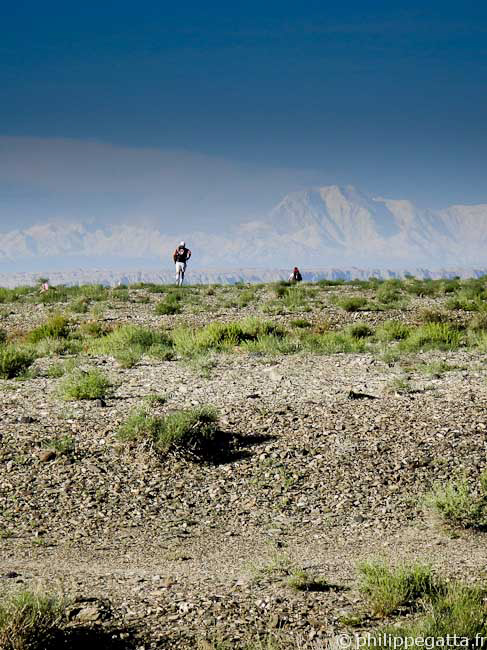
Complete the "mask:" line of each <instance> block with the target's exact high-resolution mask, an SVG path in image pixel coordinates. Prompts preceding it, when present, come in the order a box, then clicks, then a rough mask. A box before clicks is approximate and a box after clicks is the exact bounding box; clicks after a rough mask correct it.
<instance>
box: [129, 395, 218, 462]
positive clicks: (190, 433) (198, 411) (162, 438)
mask: <svg viewBox="0 0 487 650" xmlns="http://www.w3.org/2000/svg"><path fill="white" fill-rule="evenodd" d="M217 424H218V412H217V410H216V409H215V408H213V407H212V406H202V407H199V408H194V409H189V410H184V411H176V412H174V413H170V414H168V415H166V416H164V417H159V416H155V415H151V414H149V413H148V412H147V411H146V410H144V409H142V410H137V411H135V412H134V413H132V414H131V415H130V416H129V417H128V419H127V420H126V421H125V422H124V424H123V425H122V426H121V428H120V429H119V432H118V435H119V438H120V439H121V440H123V441H142V440H149V441H151V442H152V443H153V444H154V446H155V448H156V449H157V450H158V451H160V452H163V453H167V452H170V451H175V450H181V451H186V452H191V453H192V454H195V455H196V456H203V457H209V456H211V455H213V454H214V453H216V452H218V437H219V429H218V426H217Z"/></svg>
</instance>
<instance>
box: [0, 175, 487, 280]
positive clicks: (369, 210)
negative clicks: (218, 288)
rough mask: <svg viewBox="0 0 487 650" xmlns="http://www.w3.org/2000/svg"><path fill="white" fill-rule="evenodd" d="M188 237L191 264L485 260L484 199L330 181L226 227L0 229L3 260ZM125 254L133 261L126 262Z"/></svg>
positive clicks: (123, 250) (164, 256)
mask: <svg viewBox="0 0 487 650" xmlns="http://www.w3.org/2000/svg"><path fill="white" fill-rule="evenodd" d="M182 237H184V239H185V240H186V241H187V242H188V244H189V246H190V247H191V248H192V250H193V261H192V264H193V267H194V268H196V267H199V268H203V267H215V266H218V267H220V268H225V267H233V268H235V267H239V266H240V267H242V266H253V267H268V268H269V267H276V266H281V267H282V266H284V267H287V266H290V265H294V264H298V265H300V266H304V267H306V266H308V267H311V266H327V265H341V266H344V265H345V266H347V265H357V264H358V265H369V266H370V265H373V266H375V267H379V266H382V267H384V266H391V267H396V268H397V267H401V266H402V267H404V265H409V266H411V265H427V266H428V267H429V268H431V267H433V266H439V265H440V266H444V265H446V264H449V265H454V266H456V267H460V266H472V265H476V264H485V263H486V262H487V252H486V251H487V246H486V245H487V205H472V206H468V205H456V206H451V207H449V208H446V209H444V210H437V211H433V210H427V209H421V208H419V207H417V206H415V205H414V204H413V203H412V202H411V201H407V200H394V199H386V198H382V197H374V196H369V195H367V194H364V193H362V192H359V191H358V190H356V189H355V188H354V187H351V186H347V187H340V186H335V185H334V186H328V187H320V188H314V189H310V190H306V191H302V192H296V193H292V194H288V195H287V196H285V197H284V198H283V199H282V201H281V202H280V203H279V204H278V205H276V206H275V207H274V209H273V210H272V211H271V212H270V214H268V215H267V216H265V217H264V218H262V219H260V220H254V221H249V222H246V223H242V224H240V225H239V226H238V227H234V228H229V229H226V230H225V229H222V231H221V232H220V233H219V234H215V233H209V232H203V231H200V232H185V231H184V219H183V218H182V219H181V223H179V224H174V225H172V226H170V227H165V228H155V227H147V226H143V225H135V224H134V225H126V224H125V225H124V224H118V225H112V226H103V227H102V226H100V227H99V226H97V225H96V224H83V223H78V224H73V223H62V222H60V221H57V222H50V223H45V224H39V225H36V226H32V227H30V228H27V229H25V230H14V231H10V232H4V233H1V234H0V262H3V265H2V266H3V267H4V268H5V267H6V264H8V262H9V260H12V261H13V260H16V261H17V266H18V261H19V260H20V261H21V260H23V259H25V260H26V261H27V260H29V259H30V260H32V259H39V260H45V262H48V260H49V258H53V257H56V258H66V259H67V260H69V258H71V257H76V258H77V259H79V257H80V256H81V257H83V258H86V263H87V265H89V264H90V259H91V258H94V257H96V258H97V259H98V260H102V259H103V258H109V259H110V260H111V264H113V260H116V259H117V258H120V259H121V258H123V259H124V260H125V261H126V260H128V259H139V260H140V259H146V260H148V261H153V262H154V263H158V264H161V262H162V263H163V264H164V265H166V264H167V265H169V263H170V255H171V252H172V250H173V249H174V247H175V245H176V244H177V243H178V242H179V241H180V239H181V238H182ZM125 263H126V262H125Z"/></svg>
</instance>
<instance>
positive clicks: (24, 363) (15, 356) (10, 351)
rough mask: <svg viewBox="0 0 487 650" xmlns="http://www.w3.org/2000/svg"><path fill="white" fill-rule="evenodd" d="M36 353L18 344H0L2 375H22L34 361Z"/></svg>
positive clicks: (4, 377) (10, 377)
mask: <svg viewBox="0 0 487 650" xmlns="http://www.w3.org/2000/svg"><path fill="white" fill-rule="evenodd" d="M34 359H35V357H34V354H33V352H32V351H30V350H28V349H24V348H21V347H18V346H16V345H2V346H0V377H1V378H2V379H13V377H17V376H18V375H21V374H22V373H23V372H25V371H26V370H27V368H29V366H31V365H32V364H33V363H34Z"/></svg>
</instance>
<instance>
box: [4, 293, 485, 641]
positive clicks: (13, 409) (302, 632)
mask: <svg viewBox="0 0 487 650" xmlns="http://www.w3.org/2000/svg"><path fill="white" fill-rule="evenodd" d="M291 290H292V288H291ZM299 290H303V291H304V292H308V294H305V295H306V300H304V301H302V302H301V304H298V305H297V306H296V305H294V306H293V305H292V304H291V303H288V304H287V305H286V304H282V305H280V304H279V298H278V297H277V298H276V295H277V296H278V295H279V294H278V292H277V294H275V288H274V287H273V286H271V285H267V286H262V287H259V288H256V289H254V290H253V294H252V296H251V297H250V296H247V297H246V299H245V300H242V299H241V297H242V292H244V291H248V288H246V287H243V288H238V287H234V288H229V287H215V288H214V289H212V290H211V291H208V290H207V289H204V288H200V289H197V290H196V289H195V290H194V291H193V292H191V291H190V290H189V289H187V290H186V291H187V292H188V293H187V296H186V297H185V298H184V300H183V301H182V303H181V310H182V311H181V312H180V313H175V314H172V315H170V314H169V315H158V314H157V313H156V311H155V306H156V305H157V303H159V302H160V301H161V295H160V294H158V293H155V292H151V291H150V290H148V288H147V287H146V288H144V287H141V288H137V289H130V288H129V289H128V290H127V292H126V295H124V297H123V300H121V299H120V300H119V299H117V293H116V291H113V292H112V293H111V294H110V295H109V296H108V297H107V299H106V300H104V301H103V300H102V301H98V302H89V301H88V305H87V311H86V312H85V313H83V312H82V310H78V311H79V312H81V313H76V312H73V311H72V310H71V305H70V303H69V302H61V303H56V304H42V303H40V304H35V301H34V302H28V301H26V300H25V301H24V300H17V301H15V302H10V303H9V302H4V304H2V305H1V321H0V328H1V329H2V330H3V331H5V332H6V336H7V340H8V341H22V340H23V338H25V337H26V336H27V335H28V332H30V331H31V330H32V329H33V328H34V327H37V326H39V325H40V324H41V323H43V322H44V321H46V319H47V318H48V317H49V314H50V313H51V312H52V310H53V309H56V310H61V311H63V312H64V313H65V314H67V315H68V316H69V318H70V320H71V323H72V327H77V326H78V325H80V324H82V323H84V322H90V323H92V322H97V323H98V324H99V325H100V326H106V327H107V328H114V327H116V326H119V325H123V324H134V325H140V326H144V327H148V328H153V329H157V330H161V328H162V329H163V330H164V331H168V332H171V331H172V330H174V328H176V327H178V326H180V325H181V324H185V325H189V326H194V327H203V326H204V325H206V324H208V323H209V322H233V321H237V320H241V319H243V318H245V317H247V316H253V317H258V318H260V319H268V320H269V319H270V320H272V321H274V322H275V323H277V324H279V325H280V326H282V327H284V328H288V329H292V328H299V327H305V326H304V324H303V322H302V321H306V322H307V323H308V325H309V326H310V327H311V328H314V330H316V331H321V330H331V331H341V330H344V329H346V328H348V327H349V326H350V325H352V324H355V325H357V324H367V325H368V326H369V327H370V328H371V330H372V331H373V330H375V329H376V328H377V327H380V326H381V324H383V323H384V322H385V321H389V320H395V321H397V322H400V323H403V324H406V325H408V324H409V325H411V326H412V327H415V326H418V325H419V324H420V323H421V322H424V320H425V318H426V316H425V313H426V314H427V313H428V312H425V310H429V313H440V314H445V313H446V314H448V318H450V319H451V320H452V322H455V323H456V324H457V325H458V326H459V327H460V328H462V327H465V326H467V325H468V323H469V321H470V319H471V318H472V313H471V312H466V311H464V310H456V311H451V310H450V309H449V307H448V305H447V298H448V297H447V296H446V295H444V294H438V295H435V296H430V297H425V296H421V295H420V296H416V295H404V300H403V301H402V302H401V303H398V304H397V305H393V306H392V308H389V309H385V308H384V309H383V310H375V311H372V310H370V309H369V310H367V309H362V310H361V311H346V309H345V308H344V307H340V306H339V304H338V303H337V301H340V300H344V299H347V298H350V297H357V296H365V297H366V298H367V299H373V298H374V296H375V292H376V289H374V288H370V287H366V288H362V287H357V286H321V287H320V286H315V287H313V286H311V285H308V286H307V287H303V288H302V289H301V288H299ZM120 296H121V294H120ZM276 303H278V304H277V305H276ZM343 304H345V303H343ZM433 320H434V318H433ZM300 323H301V324H300ZM392 347H393V344H392V343H390V344H385V345H381V346H379V345H378V346H377V347H376V348H372V347H371V348H370V349H365V350H364V351H361V352H352V353H344V352H339V353H336V354H331V353H330V354H323V353H318V352H316V353H313V352H312V351H310V350H303V351H300V352H297V353H295V354H275V353H269V354H266V353H262V352H259V353H253V352H252V351H251V350H246V349H245V348H243V347H236V348H235V349H234V350H232V351H227V352H226V353H218V352H215V353H210V354H208V355H205V356H203V357H201V358H200V357H193V358H185V357H184V356H182V355H180V354H176V355H175V356H174V357H173V358H171V359H169V360H157V359H155V358H153V357H151V356H149V355H144V356H143V357H142V358H141V359H140V360H139V361H137V362H136V363H135V364H134V365H132V367H123V364H121V363H120V362H118V361H117V360H116V359H115V358H114V357H113V356H111V355H104V354H96V355H93V354H88V353H86V352H85V351H82V352H81V353H77V354H74V353H72V352H71V353H70V352H69V351H66V350H65V351H64V352H62V353H61V354H58V353H56V352H52V351H51V353H50V354H44V355H43V356H39V357H38V358H37V359H36V361H35V362H34V364H33V365H32V366H31V367H30V368H29V370H28V372H27V373H26V374H25V375H24V376H20V377H17V378H12V379H3V380H0V392H1V404H2V407H1V414H0V417H1V420H0V539H1V553H0V589H1V590H2V591H4V592H5V591H6V592H12V591H15V590H17V589H23V588H40V589H42V590H45V591H47V592H50V593H57V594H65V595H66V597H67V598H69V600H70V602H73V601H75V602H78V608H77V609H76V610H75V611H74V614H73V618H74V620H77V621H82V622H83V621H84V622H88V623H89V624H93V625H94V626H95V627H96V626H99V627H104V626H105V627H107V629H109V630H110V634H111V635H112V641H111V642H113V643H115V639H117V643H118V644H119V645H117V646H116V647H120V648H122V647H126V648H128V647H138V648H140V649H142V648H145V649H147V650H148V649H149V648H194V647H197V644H200V647H202V648H206V649H207V650H210V649H211V648H216V647H217V645H216V644H217V640H218V639H221V640H222V642H223V641H225V642H227V643H228V644H229V645H228V646H226V647H240V644H242V643H243V642H244V641H245V640H248V639H255V638H256V637H257V636H258V635H261V636H262V635H264V636H265V635H266V634H271V635H274V636H275V637H276V638H280V639H281V640H283V642H284V643H285V646H283V647H289V648H294V647H296V648H298V647H316V648H318V647H320V646H319V643H321V642H323V643H324V642H325V641H326V640H327V639H330V638H332V637H334V636H335V635H337V634H338V633H340V632H343V631H346V630H349V629H350V625H351V621H352V620H355V619H357V617H358V620H359V623H358V628H357V629H374V627H376V626H377V625H378V624H379V621H378V620H376V619H375V618H374V617H373V616H372V615H371V614H370V612H369V611H368V610H367V605H366V603H365V602H364V599H363V596H362V594H361V593H360V591H359V590H358V585H357V564H358V563H359V562H360V561H362V560H371V559H377V558H381V559H384V560H385V561H388V562H391V563H392V564H398V563H400V562H401V561H409V562H412V561H421V562H426V563H430V564H432V565H433V567H434V568H435V569H436V570H437V571H438V572H439V573H441V575H443V576H445V577H447V578H461V579H462V580H466V581H468V582H472V581H473V582H476V581H479V580H481V579H482V578H484V577H485V567H486V561H487V547H486V545H485V534H484V533H482V532H475V531H471V530H467V529H466V530H457V529H451V528H449V527H447V526H445V525H443V524H441V523H440V521H439V520H438V519H437V517H436V516H434V515H433V513H432V511H431V510H430V509H428V508H427V507H426V506H425V501H424V497H425V495H426V494H427V493H428V492H429V491H430V490H431V489H432V487H433V486H434V485H435V483H437V482H439V483H441V484H446V483H447V482H448V481H449V480H451V479H457V478H461V477H466V479H467V480H468V481H469V482H470V483H471V484H475V482H476V481H477V479H478V477H479V475H480V473H481V472H482V471H483V470H484V469H486V467H487V463H486V456H485V452H486V444H487V408H486V404H487V382H486V378H487V369H486V365H485V360H486V350H487V347H485V346H484V347H481V346H479V345H459V346H457V347H455V348H451V349H427V346H425V348H424V349H421V348H419V349H417V350H416V351H414V352H411V351H410V352H407V353H402V354H400V355H397V356H391V355H390V354H389V355H388V352H390V349H389V348H391V349H392ZM69 363H72V364H77V365H78V366H79V367H80V368H81V369H84V370H87V369H89V368H93V367H96V368H98V369H100V370H101V371H103V373H105V374H106V375H107V376H108V377H109V378H110V380H111V381H112V383H113V385H114V391H113V393H112V394H109V395H108V396H107V397H106V398H104V399H93V400H79V401H64V400H63V399H62V396H61V393H60V386H61V384H62V382H63V381H64V377H63V376H60V375H61V374H62V372H63V370H61V371H59V372H55V371H54V370H53V368H59V366H61V368H64V367H66V364H67V365H69ZM150 395H158V396H160V397H161V399H160V400H159V401H157V400H155V399H154V400H153V404H152V406H151V409H153V412H154V413H156V414H158V415H161V416H162V415H165V414H167V413H171V412H174V411H177V410H180V409H187V408H194V407H197V406H201V405H207V404H211V405H214V406H215V407H216V408H217V409H218V411H219V418H220V419H219V426H220V428H221V431H222V432H223V434H222V435H224V436H226V438H228V439H230V440H231V446H230V447H229V449H228V453H227V454H226V455H225V457H222V458H220V459H219V460H217V461H215V462H197V461H196V460H195V459H194V458H191V457H188V456H187V455H185V454H179V453H174V454H169V455H164V456H161V454H160V453H158V452H157V450H156V449H155V448H154V446H153V445H152V444H151V443H150V442H149V441H147V440H146V441H135V442H132V443H124V442H122V441H121V440H120V437H119V436H118V431H119V429H120V426H121V425H122V424H123V422H124V421H125V420H126V419H127V416H128V414H129V413H130V412H131V411H132V410H133V409H135V408H138V407H140V406H141V405H142V404H144V403H146V400H147V398H148V396H150ZM63 441H64V443H63ZM299 571H305V572H306V573H307V575H308V574H309V575H312V576H315V577H316V578H319V579H320V580H322V581H323V583H324V584H326V587H323V588H320V589H316V590H314V589H310V590H304V591H299V590H296V589H292V588H291V586H290V585H289V584H288V582H289V578H290V577H292V576H293V575H295V574H296V573H299ZM320 584H321V583H320ZM76 599H78V600H77V601H76ZM320 640H321V641H320ZM313 644H314V645H313ZM100 647H108V645H106V646H103V645H101V646H100ZM114 647H115V646H114ZM252 647H258V646H257V645H254V646H252ZM259 647H260V646H259ZM262 647H263V646H262ZM266 647H267V646H266ZM321 647H324V646H321Z"/></svg>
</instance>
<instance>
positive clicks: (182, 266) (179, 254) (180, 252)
mask: <svg viewBox="0 0 487 650" xmlns="http://www.w3.org/2000/svg"><path fill="white" fill-rule="evenodd" d="M190 257H191V251H190V250H189V248H186V244H185V242H183V241H182V242H181V243H180V244H179V246H178V247H177V248H176V250H175V251H174V253H173V255H172V258H173V260H174V263H175V264H176V283H177V285H178V287H180V286H181V285H182V284H183V280H184V272H185V271H186V263H187V261H188V260H189V258H190Z"/></svg>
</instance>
